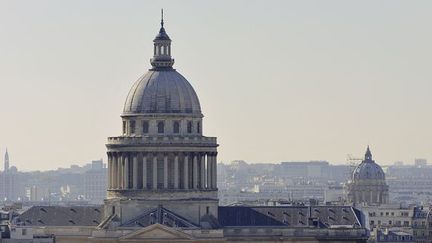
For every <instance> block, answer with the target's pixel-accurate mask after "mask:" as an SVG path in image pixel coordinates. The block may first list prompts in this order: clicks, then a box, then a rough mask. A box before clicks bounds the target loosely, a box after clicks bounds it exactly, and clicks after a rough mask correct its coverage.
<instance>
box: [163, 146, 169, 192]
mask: <svg viewBox="0 0 432 243" xmlns="http://www.w3.org/2000/svg"><path fill="white" fill-rule="evenodd" d="M163 182H164V188H165V189H167V188H168V154H164V180H163Z"/></svg>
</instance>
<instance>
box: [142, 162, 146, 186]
mask: <svg viewBox="0 0 432 243" xmlns="http://www.w3.org/2000/svg"><path fill="white" fill-rule="evenodd" d="M142 163H143V164H142V165H143V167H142V168H143V179H142V180H143V186H142V188H143V189H147V155H146V154H143V162H142Z"/></svg>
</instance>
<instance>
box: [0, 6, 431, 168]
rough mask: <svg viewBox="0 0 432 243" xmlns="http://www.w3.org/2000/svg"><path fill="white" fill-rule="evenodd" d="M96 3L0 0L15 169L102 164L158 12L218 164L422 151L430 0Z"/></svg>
mask: <svg viewBox="0 0 432 243" xmlns="http://www.w3.org/2000/svg"><path fill="white" fill-rule="evenodd" d="M96 3H98V4H94V5H87V4H85V3H84V2H76V3H68V4H65V5H66V6H65V5H61V6H60V5H59V4H55V3H54V2H49V1H46V2H42V3H38V4H35V3H29V2H25V3H24V2H12V1H11V2H2V3H1V5H2V7H1V8H0V9H2V10H0V12H1V13H2V14H1V15H0V16H2V17H0V18H1V19H2V21H1V22H2V23H1V25H2V27H4V28H3V29H4V30H5V32H4V33H5V34H6V35H7V37H8V38H4V39H2V40H0V46H2V47H1V48H2V51H4V53H5V55H3V56H2V57H0V64H1V65H0V66H1V67H0V71H1V72H0V80H2V81H1V82H2V84H1V87H2V90H8V92H4V93H3V95H2V96H1V97H0V103H1V104H4V107H3V114H4V115H5V116H4V117H7V119H3V123H2V126H1V128H0V131H1V138H0V146H1V150H0V152H1V153H2V154H4V149H5V147H6V146H7V147H8V150H9V152H10V155H11V165H15V166H17V167H18V168H19V169H20V170H35V169H53V168H57V167H66V166H67V165H69V164H75V163H79V164H81V163H84V162H86V161H91V160H93V159H96V158H99V157H101V156H104V160H105V161H106V159H105V158H106V155H105V148H104V146H102V145H103V144H105V143H106V137H108V136H111V135H113V134H116V133H118V132H119V131H120V129H121V127H120V126H119V124H118V119H119V116H120V113H121V110H122V107H121V104H122V103H123V101H124V99H125V98H126V95H127V90H128V89H129V87H130V86H131V85H132V83H133V82H134V81H135V80H136V79H137V78H138V77H139V76H140V75H142V74H143V73H144V72H146V71H147V69H148V68H150V64H149V62H148V59H149V58H150V57H151V54H152V50H151V49H152V46H151V45H150V44H149V43H150V41H151V40H152V39H153V37H154V33H155V31H156V29H155V26H156V23H158V21H159V9H160V7H164V8H165V11H166V15H165V16H166V28H167V30H168V31H169V33H170V35H171V36H172V37H173V39H174V42H173V50H172V53H173V56H174V58H175V59H176V65H175V68H176V69H178V70H179V71H180V72H182V73H183V74H185V76H187V77H188V78H189V79H190V81H191V84H192V85H193V86H194V88H195V89H196V90H197V93H198V94H199V98H200V100H201V105H202V107H203V110H205V111H206V114H205V115H206V117H205V122H204V127H203V129H204V131H205V132H206V133H207V134H209V135H216V136H218V138H219V140H218V143H219V144H221V146H220V147H219V155H218V157H219V161H231V160H235V159H242V160H245V161H248V162H264V161H265V162H274V163H277V162H281V161H293V160H299V161H307V160H327V161H330V162H332V163H345V162H346V155H347V154H353V155H355V156H361V155H362V154H363V151H364V148H365V147H366V145H367V144H370V145H371V148H372V150H373V152H374V155H375V158H376V160H377V162H379V163H380V164H382V165H385V164H392V163H393V162H394V161H397V160H402V161H404V162H405V163H411V162H412V161H413V160H414V158H417V157H420V158H426V159H430V158H432V152H431V151H430V147H431V143H432V142H431V141H432V140H431V139H430V138H431V137H432V134H431V131H430V129H428V128H429V127H428V124H430V122H431V120H432V118H431V114H430V112H429V110H428V107H427V104H429V103H430V101H431V97H430V95H429V94H428V90H430V88H431V87H430V83H428V82H427V81H429V80H430V78H431V77H432V75H431V73H430V71H428V70H427V60H426V59H427V57H428V56H429V55H428V54H430V52H431V49H430V47H429V44H428V43H430V40H431V37H432V35H431V32H430V30H429V29H428V28H427V23H428V22H430V21H429V20H430V18H431V17H430V16H428V11H427V9H428V8H427V7H425V5H430V3H428V2H421V1H419V2H416V4H411V3H410V4H408V3H406V4H405V3H403V2H401V1H392V2H391V3H390V2H382V3H380V4H379V5H378V4H376V3H374V2H372V1H368V2H363V3H355V4H354V3H350V4H348V3H343V2H342V1H331V2H326V3H320V2H314V4H311V3H285V2H274V3H275V4H274V5H265V4H263V3H255V2H254V3H251V4H250V5H249V6H248V7H249V8H248V9H247V11H246V10H244V9H243V8H242V7H243V6H242V5H243V4H244V2H243V4H240V3H234V4H232V8H230V9H226V7H225V6H226V5H224V4H222V3H220V4H218V3H212V4H206V5H200V4H197V2H195V4H194V5H193V6H189V5H188V4H178V3H175V2H169V4H168V3H167V4H164V6H160V4H150V3H146V4H142V3H140V2H130V3H129V4H122V5H120V4H116V3H115V2H110V1H106V2H104V3H103V4H102V2H96ZM27 5H31V7H29V8H23V6H27ZM102 5H103V8H101V9H100V10H99V11H95V9H98V7H101V6H102ZM144 5H145V6H144ZM354 8H355V11H350V10H353V9H354ZM27 9H29V10H27ZM359 9H361V10H362V11H359ZM30 10H31V11H30ZM35 10H37V11H35ZM86 10H88V12H86ZM414 10H415V11H414ZM212 11H217V12H218V14H217V15H218V16H219V17H216V16H212V14H211V13H212ZM275 11H276V12H277V13H279V14H274V12H275ZM381 11H388V12H387V13H386V15H385V17H386V18H383V16H381V15H380V13H381ZM401 13H403V14H402V15H401ZM140 14H142V15H140ZM364 14H366V15H367V16H369V17H370V18H364ZM53 16H55V17H56V18H55V19H56V20H57V21H56V22H52V21H50V19H52V17H53ZM220 16H223V18H220ZM401 16H403V18H402V17H401ZM198 20H199V21H198ZM342 20H343V21H342ZM257 30H258V31H257ZM197 33H199V34H197ZM215 46H216V47H217V48H213V47H215ZM221 50H223V51H221ZM252 57H254V58H252ZM383 111H385V112H383ZM276 117H277V118H278V119H272V118H276ZM276 134H277V135H276Z"/></svg>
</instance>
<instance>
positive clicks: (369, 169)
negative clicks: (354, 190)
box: [353, 146, 385, 180]
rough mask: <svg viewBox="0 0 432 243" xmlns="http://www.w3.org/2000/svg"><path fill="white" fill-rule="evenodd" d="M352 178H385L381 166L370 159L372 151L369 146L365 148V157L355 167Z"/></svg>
mask: <svg viewBox="0 0 432 243" xmlns="http://www.w3.org/2000/svg"><path fill="white" fill-rule="evenodd" d="M353 179H354V180H371V179H372V180H385V174H384V171H383V170H382V168H381V166H379V165H378V164H377V163H375V161H374V160H372V153H371V151H370V149H369V146H368V148H367V150H366V154H365V159H364V160H363V161H362V162H361V163H360V164H359V165H358V166H357V167H356V168H355V170H354V172H353Z"/></svg>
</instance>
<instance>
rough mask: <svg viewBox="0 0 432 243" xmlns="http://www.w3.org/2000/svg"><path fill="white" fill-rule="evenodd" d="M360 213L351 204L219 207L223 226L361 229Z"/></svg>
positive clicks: (220, 221) (220, 220)
mask: <svg viewBox="0 0 432 243" xmlns="http://www.w3.org/2000/svg"><path fill="white" fill-rule="evenodd" d="M361 215H362V214H361V213H360V212H359V211H358V210H357V209H355V208H353V207H350V206H311V207H308V206H280V207H279V206H278V207H243V206H236V207H219V223H220V224H221V226H222V227H230V226H285V227H319V228H331V227H354V228H362V227H363V226H362V225H361V222H362V219H361V217H362V216H361Z"/></svg>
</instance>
